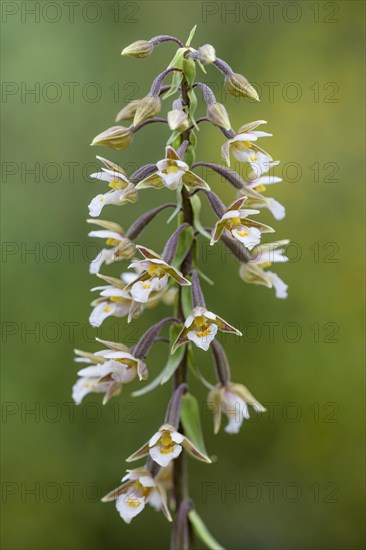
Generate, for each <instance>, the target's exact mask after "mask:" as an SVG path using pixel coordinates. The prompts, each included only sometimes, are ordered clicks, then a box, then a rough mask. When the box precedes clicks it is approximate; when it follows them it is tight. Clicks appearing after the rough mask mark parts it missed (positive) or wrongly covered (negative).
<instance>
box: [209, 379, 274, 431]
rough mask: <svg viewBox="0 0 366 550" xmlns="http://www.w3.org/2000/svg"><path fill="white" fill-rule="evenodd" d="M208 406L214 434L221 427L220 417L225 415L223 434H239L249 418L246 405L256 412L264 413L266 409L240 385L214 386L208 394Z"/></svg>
mask: <svg viewBox="0 0 366 550" xmlns="http://www.w3.org/2000/svg"><path fill="white" fill-rule="evenodd" d="M207 401H208V405H209V407H210V408H211V410H212V412H213V415H214V432H215V433H217V432H218V431H219V429H220V426H221V416H222V413H225V414H226V416H227V418H228V424H227V425H226V426H225V432H227V433H229V434H236V433H239V430H240V428H241V425H242V424H243V421H244V419H248V418H249V409H248V405H250V406H252V407H253V409H254V410H255V411H256V412H265V411H266V409H265V408H264V407H263V405H261V404H260V403H259V402H258V401H257V400H256V399H255V398H254V397H253V395H252V394H251V393H250V391H249V390H248V388H246V387H245V386H243V385H242V384H232V383H231V382H230V383H228V384H227V385H226V386H216V387H215V388H213V389H212V390H211V391H210V392H209V394H208V398H207Z"/></svg>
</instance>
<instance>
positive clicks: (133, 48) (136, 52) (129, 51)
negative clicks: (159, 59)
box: [121, 40, 154, 58]
mask: <svg viewBox="0 0 366 550" xmlns="http://www.w3.org/2000/svg"><path fill="white" fill-rule="evenodd" d="M153 49H154V46H153V45H152V44H151V42H149V41H148V40H137V41H136V42H133V43H132V44H130V45H129V46H127V48H124V49H123V50H122V53H121V55H131V56H132V57H138V58H144V57H149V55H150V54H151V53H152V51H153Z"/></svg>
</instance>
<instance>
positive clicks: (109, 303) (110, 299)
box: [89, 277, 133, 327]
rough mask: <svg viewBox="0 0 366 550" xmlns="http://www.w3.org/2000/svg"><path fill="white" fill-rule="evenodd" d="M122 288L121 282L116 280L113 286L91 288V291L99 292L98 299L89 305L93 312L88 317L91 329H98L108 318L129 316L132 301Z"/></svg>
mask: <svg viewBox="0 0 366 550" xmlns="http://www.w3.org/2000/svg"><path fill="white" fill-rule="evenodd" d="M111 279H112V277H111ZM117 284H118V285H119V286H117ZM124 286H125V285H124V283H123V282H122V281H119V279H116V283H115V285H103V286H96V287H94V288H92V291H95V290H100V291H101V292H100V298H97V299H96V300H93V302H92V303H91V305H92V306H93V311H92V312H91V314H90V316H89V323H90V324H91V325H92V327H100V325H101V324H102V323H103V321H104V320H105V319H107V318H108V317H112V316H113V317H125V316H126V315H128V314H129V311H130V308H131V305H132V302H133V300H132V297H131V295H130V294H129V293H128V292H126V291H125V290H124Z"/></svg>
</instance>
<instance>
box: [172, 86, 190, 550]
mask: <svg viewBox="0 0 366 550" xmlns="http://www.w3.org/2000/svg"><path fill="white" fill-rule="evenodd" d="M188 91H189V85H188V82H187V81H186V79H185V78H184V77H183V80H182V86H181V93H182V105H183V106H184V107H186V108H187V111H188V110H189V97H188ZM190 132H191V130H190V129H187V130H186V131H185V132H184V133H183V134H182V139H181V141H182V143H183V142H184V141H187V142H188V143H189V137H190ZM182 209H183V223H186V224H189V225H191V226H192V225H193V212H192V206H191V202H190V198H189V193H188V192H187V190H186V189H185V187H183V189H182ZM192 246H193V245H192ZM180 267H181V271H182V273H183V275H189V274H190V272H191V270H192V247H191V250H190V251H189V252H188V254H187V256H186V258H185V259H184V260H183V262H182V265H181V266H180ZM177 317H179V318H180V319H181V321H182V322H184V314H183V306H182V290H181V288H180V290H179V297H178V304H177ZM187 363H188V348H187V346H186V349H185V352H184V355H183V358H182V361H181V363H180V365H179V367H178V368H177V370H176V372H175V375H174V382H173V386H174V389H175V390H176V389H177V388H178V387H179V386H180V385H181V384H186V383H187ZM179 431H180V432H181V433H183V426H182V425H181V424H180V425H179ZM173 483H174V499H175V505H176V511H178V510H179V509H180V507H181V504H182V502H184V501H185V500H186V499H187V498H188V478H187V462H186V456H185V451H184V450H183V451H182V452H181V454H180V455H179V457H178V458H177V459H176V460H174V470H173ZM173 538H174V533H173ZM172 547H173V548H176V545H175V544H174V541H172Z"/></svg>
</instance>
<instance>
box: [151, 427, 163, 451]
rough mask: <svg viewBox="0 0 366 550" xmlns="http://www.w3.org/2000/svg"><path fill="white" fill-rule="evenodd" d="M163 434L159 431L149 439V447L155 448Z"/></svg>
mask: <svg viewBox="0 0 366 550" xmlns="http://www.w3.org/2000/svg"><path fill="white" fill-rule="evenodd" d="M162 435H163V433H162V432H161V431H160V430H159V431H158V432H156V433H154V435H153V436H152V437H151V438H150V439H149V447H154V445H155V444H156V443H157V442H158V441H159V439H160V438H161V436H162Z"/></svg>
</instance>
